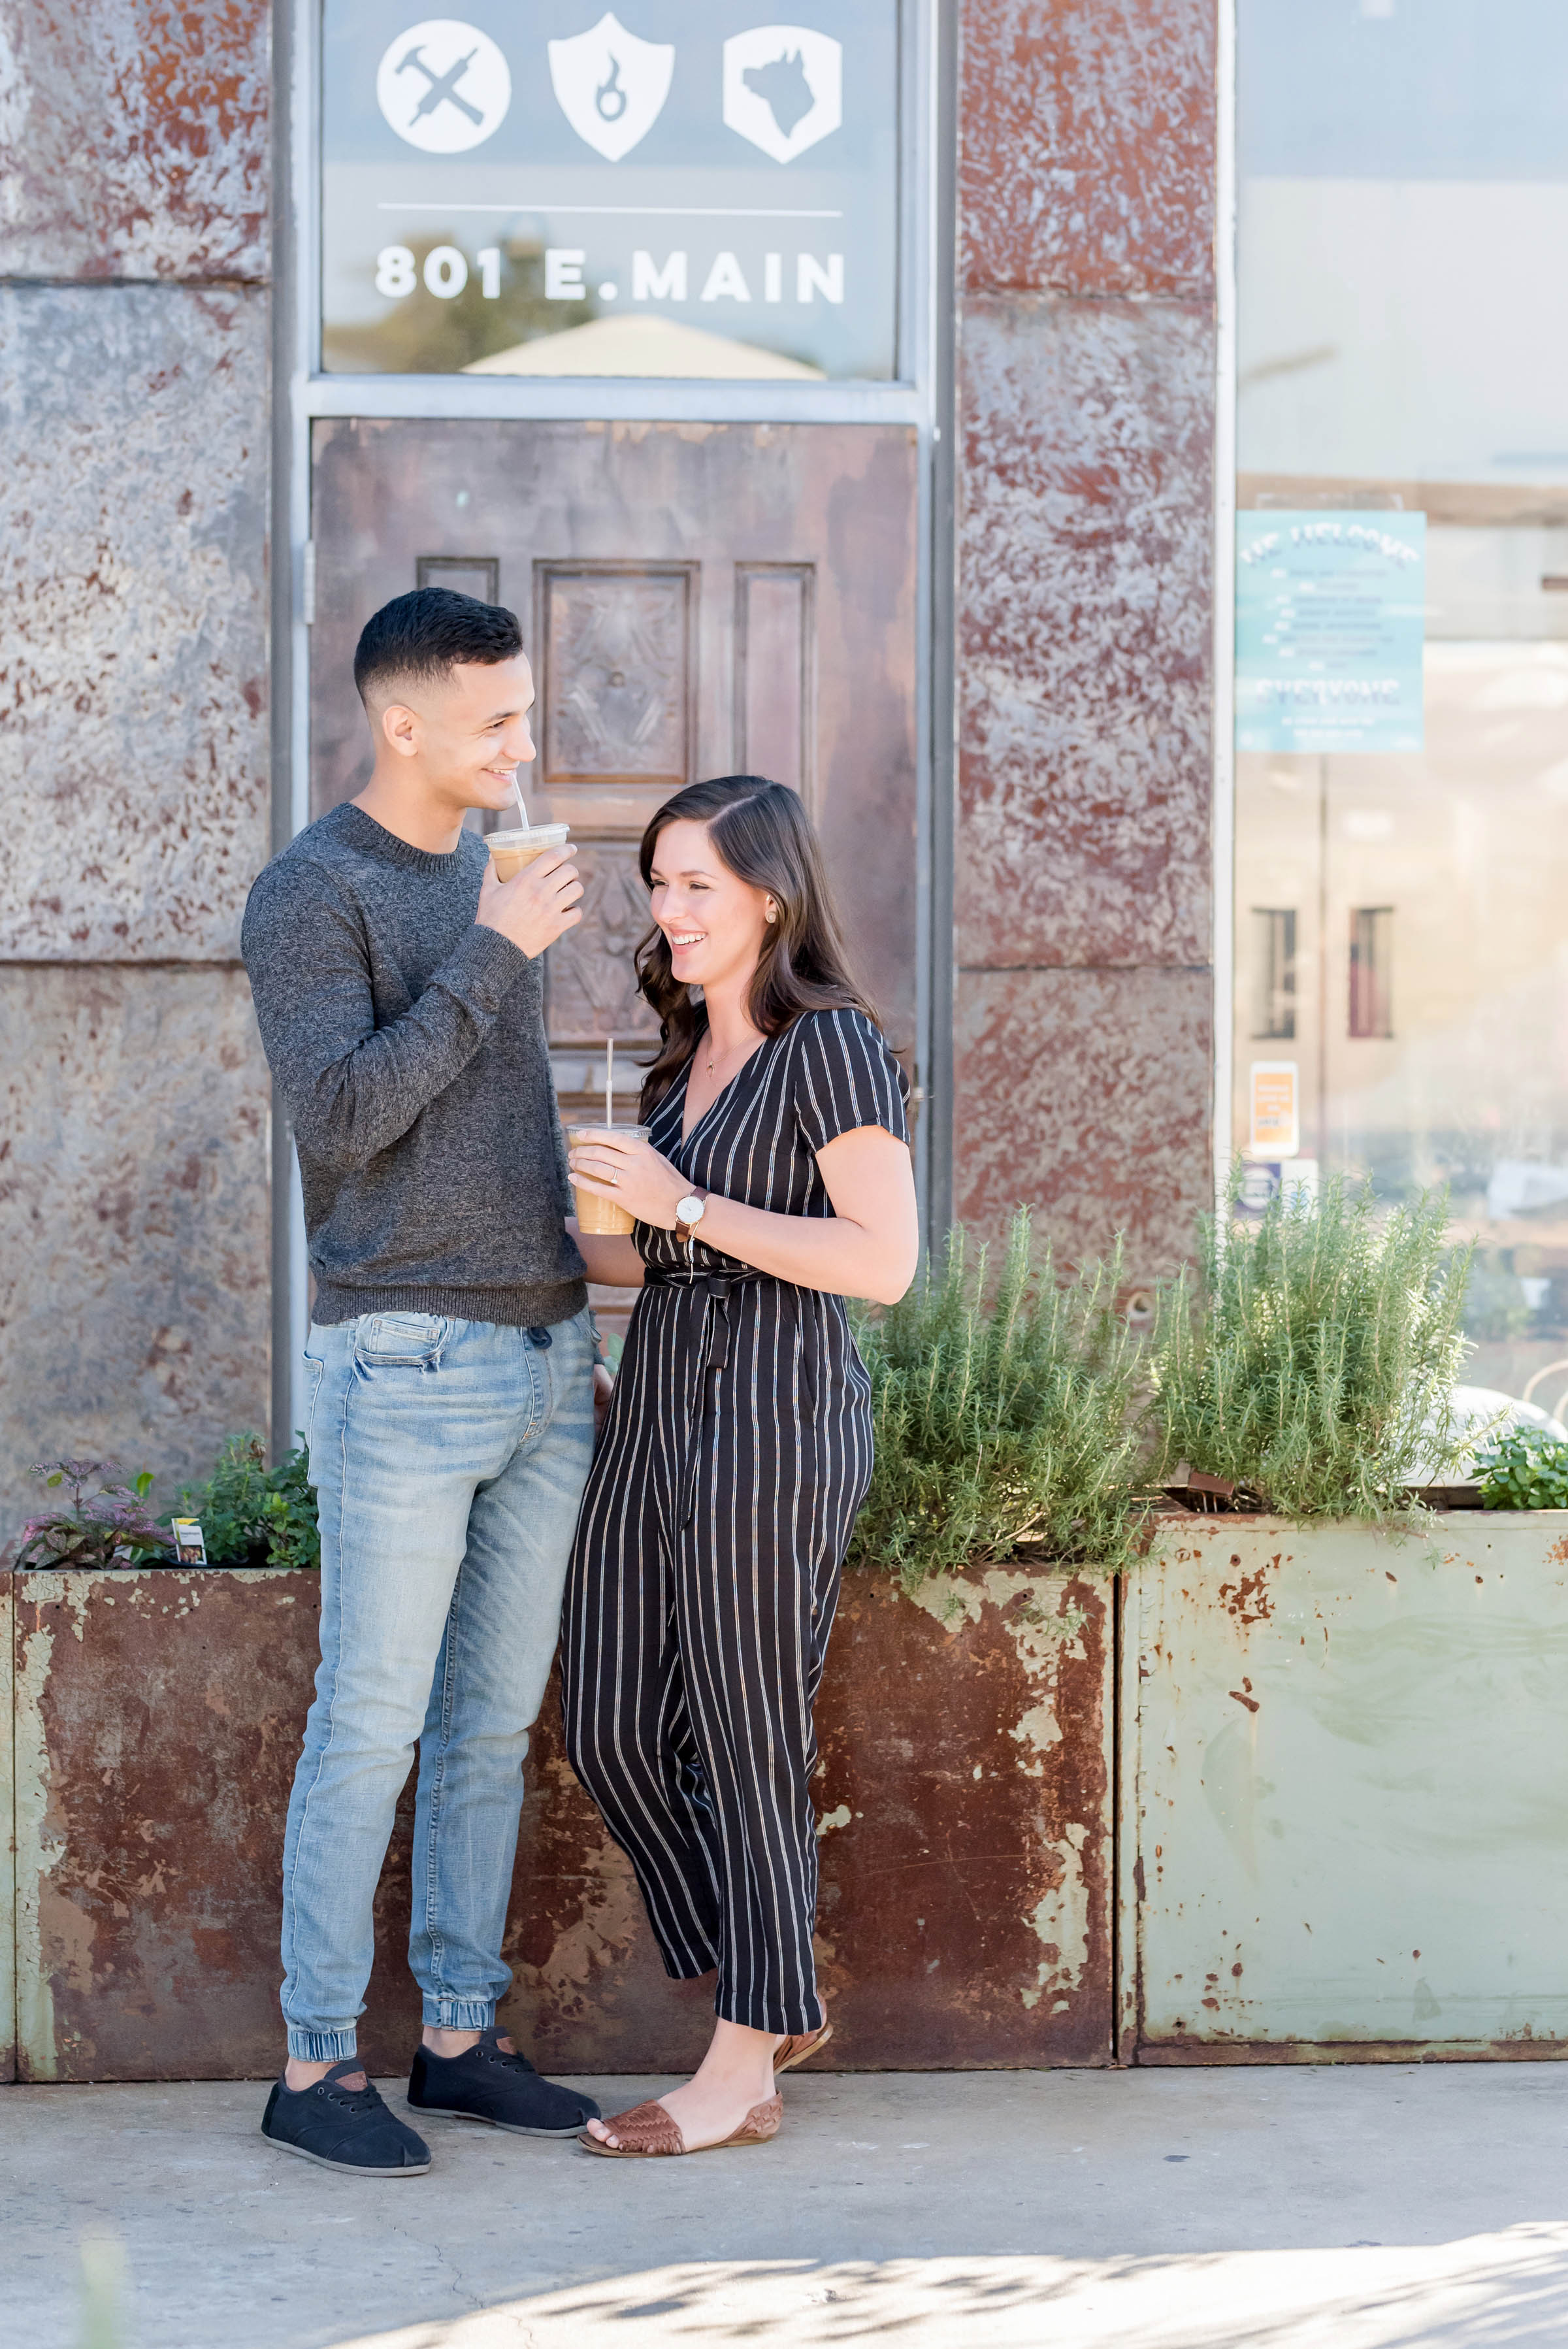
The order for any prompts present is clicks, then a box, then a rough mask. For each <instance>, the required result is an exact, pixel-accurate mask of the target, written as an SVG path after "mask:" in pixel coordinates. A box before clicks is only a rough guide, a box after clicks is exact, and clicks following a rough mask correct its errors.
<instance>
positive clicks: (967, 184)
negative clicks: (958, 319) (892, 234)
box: [959, 0, 1215, 295]
mask: <svg viewBox="0 0 1568 2349" xmlns="http://www.w3.org/2000/svg"><path fill="white" fill-rule="evenodd" d="M1214 16H1215V10H1214V5H1213V0H1047V5H1041V0H962V5H961V6H960V10H959V24H960V38H961V43H962V81H961V85H960V111H959V154H960V162H959V205H960V212H961V216H962V220H963V228H964V241H963V249H962V268H963V274H964V280H965V285H967V286H969V287H971V288H976V287H997V286H1000V287H1008V288H1018V289H1034V288H1040V289H1048V290H1051V291H1053V292H1066V293H1082V292H1088V293H1133V292H1139V293H1144V294H1149V295H1173V294H1174V295H1181V294H1194V293H1196V294H1200V295H1206V294H1207V293H1208V291H1209V289H1210V287H1211V285H1212V278H1213V183H1214V97H1215V91H1214Z"/></svg>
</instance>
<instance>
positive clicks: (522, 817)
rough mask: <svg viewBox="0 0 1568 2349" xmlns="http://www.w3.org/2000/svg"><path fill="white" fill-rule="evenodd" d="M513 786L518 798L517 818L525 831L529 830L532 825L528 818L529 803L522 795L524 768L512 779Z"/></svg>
mask: <svg viewBox="0 0 1568 2349" xmlns="http://www.w3.org/2000/svg"><path fill="white" fill-rule="evenodd" d="M511 788H512V791H513V792H514V793H515V794H516V798H517V820H518V822H519V823H521V826H522V828H523V830H524V832H527V831H529V830H530V829H531V827H530V824H529V820H528V803H527V802H526V801H525V800H524V798H523V796H522V769H521V767H520V768H519V769H518V771H517V772H516V774H515V775H513V777H512V779H511Z"/></svg>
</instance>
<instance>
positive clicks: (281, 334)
mask: <svg viewBox="0 0 1568 2349" xmlns="http://www.w3.org/2000/svg"><path fill="white" fill-rule="evenodd" d="M321 16H322V0H278V5H277V8H276V12H275V16H274V36H273V120H274V122H275V123H276V125H277V138H276V144H275V147H274V170H273V217H272V228H273V419H272V427H273V429H272V461H273V488H272V546H273V564H272V614H271V617H272V785H273V826H272V840H273V849H274V850H276V849H278V848H281V847H283V846H284V845H285V844H286V843H287V842H288V841H289V840H291V839H292V838H293V837H294V833H296V832H299V831H301V830H302V829H303V828H304V825H305V824H306V823H308V822H309V821H310V715H309V710H310V626H311V622H312V619H313V618H314V605H315V547H314V545H313V543H312V539H311V471H310V458H311V427H312V425H313V423H314V422H315V419H316V418H317V417H333V416H364V417H399V418H425V417H430V418H456V419H463V418H472V419H474V420H475V421H484V422H491V421H496V420H504V419H514V418H515V419H563V420H578V419H580V420H582V421H583V422H597V421H614V420H616V419H632V420H635V421H642V422H652V423H662V422H672V423H685V422H703V423H767V424H804V423H820V424H830V423H831V424H856V423H865V424H873V423H885V424H906V425H910V426H913V429H914V430H915V432H916V433H917V435H918V440H919V447H920V460H921V461H920V469H919V471H920V491H919V510H918V513H917V529H918V533H919V540H918V543H919V595H918V606H917V628H918V637H917V645H916V678H917V685H916V690H917V694H918V696H919V700H920V711H919V717H918V721H917V731H916V739H917V742H918V745H919V760H918V766H917V773H916V787H915V820H916V843H917V847H916V892H917V907H918V911H917V917H916V919H917V928H916V939H915V1001H916V1032H917V1052H918V1058H919V1080H920V1085H921V1089H922V1092H923V1102H922V1114H921V1115H920V1118H919V1120H918V1123H917V1127H916V1148H915V1177H916V1183H917V1185H918V1187H919V1192H920V1197H921V1206H922V1215H923V1222H924V1226H925V1229H926V1231H927V1233H928V1235H929V1234H931V1233H938V1234H939V1233H941V1232H942V1231H944V1230H945V1228H946V1226H947V1224H948V1222H949V1221H950V1219H951V1213H952V1207H951V1202H952V1189H953V1185H952V1093H951V1070H952V1019H951V1003H952V959H953V957H952V929H953V922H952V864H953V846H952V830H953V804H954V799H953V770H954V682H953V667H954V529H953V429H954V380H953V375H954V354H953V344H954V299H955V238H956V202H955V190H954V180H955V163H956V149H957V126H956V96H957V49H958V43H957V19H956V5H955V0H900V45H899V57H900V66H899V73H900V100H901V103H900V123H901V152H900V186H899V203H898V221H899V265H898V267H899V283H898V329H897V332H898V366H899V370H900V372H899V376H898V378H897V380H895V381H893V382H890V383H869V382H867V383H854V382H851V383H837V384H820V385H818V384H810V383H801V382H799V381H793V382H792V381H780V382H777V383H770V382H768V381H766V380H764V381H760V382H729V383H726V382H703V381H700V380H694V381H689V382H688V381H684V380H683V381H661V380H657V379H645V378H636V379H626V378H613V377H609V378H607V377H579V378H570V377H559V378H533V379H531V378H526V377H506V376H394V375H370V376H350V375H332V376H327V375H324V374H323V373H322V372H321V369H320V362H319V350H320V307H321V305H320V253H321V202H320V191H321V176H320V168H319V130H320V108H319V91H320V78H321V76H320V55H321V42H320V33H321ZM933 1112H935V1114H933ZM272 1174H273V1444H274V1447H275V1448H277V1449H278V1450H283V1449H284V1448H286V1446H287V1444H289V1443H290V1442H292V1440H293V1434H294V1427H295V1424H296V1416H295V1401H296V1393H297V1385H296V1381H297V1378H298V1364H299V1361H300V1357H301V1354H302V1352H303V1350H304V1340H305V1334H306V1330H307V1326H308V1321H309V1290H308V1276H307V1271H306V1264H305V1238H304V1206H303V1201H302V1199H301V1195H300V1186H299V1171H298V1166H297V1163H296V1161H295V1158H294V1145H293V1140H292V1137H291V1135H290V1134H289V1133H288V1130H287V1126H286V1122H285V1120H284V1118H283V1117H282V1116H281V1115H277V1116H274V1118H273V1135H272Z"/></svg>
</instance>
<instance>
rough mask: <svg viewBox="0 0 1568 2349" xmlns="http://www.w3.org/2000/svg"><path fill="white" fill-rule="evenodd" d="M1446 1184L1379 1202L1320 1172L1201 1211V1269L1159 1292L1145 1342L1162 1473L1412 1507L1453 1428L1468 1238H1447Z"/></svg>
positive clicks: (1278, 1505) (1359, 1507)
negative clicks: (1298, 1190) (1277, 1193)
mask: <svg viewBox="0 0 1568 2349" xmlns="http://www.w3.org/2000/svg"><path fill="white" fill-rule="evenodd" d="M1447 1206H1448V1201H1447V1194H1446V1193H1445V1192H1441V1191H1430V1192H1425V1193H1422V1194H1420V1195H1418V1196H1417V1197H1416V1198H1415V1199H1414V1200H1412V1201H1410V1202H1409V1203H1408V1205H1406V1206H1398V1207H1394V1208H1386V1207H1383V1206H1380V1205H1379V1203H1378V1202H1377V1200H1376V1199H1375V1198H1374V1196H1373V1195H1372V1192H1371V1191H1370V1189H1369V1188H1364V1187H1358V1188H1355V1189H1352V1188H1349V1187H1347V1186H1346V1184H1345V1183H1344V1182H1343V1181H1341V1180H1339V1179H1337V1178H1331V1179H1329V1180H1328V1181H1326V1183H1325V1185H1324V1186H1323V1189H1322V1192H1321V1193H1320V1195H1319V1196H1318V1197H1317V1199H1316V1200H1315V1201H1310V1202H1307V1201H1301V1200H1295V1201H1292V1202H1290V1203H1289V1204H1286V1203H1285V1202H1284V1201H1282V1200H1279V1199H1276V1200H1274V1202H1273V1203H1272V1204H1271V1206H1269V1207H1268V1208H1267V1209H1266V1210H1265V1211H1264V1215H1263V1216H1262V1218H1261V1220H1260V1221H1259V1222H1258V1223H1257V1224H1256V1225H1254V1226H1250V1227H1249V1226H1245V1225H1243V1224H1240V1223H1235V1222H1232V1221H1231V1220H1230V1219H1229V1218H1226V1219H1225V1220H1224V1221H1223V1222H1221V1221H1220V1220H1219V1219H1218V1218H1214V1217H1209V1218H1206V1219H1205V1222H1204V1226H1203V1241H1202V1266H1201V1280H1200V1283H1199V1284H1198V1286H1197V1287H1196V1288H1195V1287H1194V1284H1193V1281H1192V1279H1191V1275H1190V1274H1188V1273H1182V1274H1181V1275H1180V1276H1179V1277H1178V1278H1177V1279H1176V1280H1174V1281H1173V1282H1172V1283H1171V1286H1170V1288H1168V1289H1167V1290H1166V1291H1165V1293H1164V1296H1163V1298H1162V1299H1161V1311H1160V1315H1159V1318H1158V1319H1157V1322H1156V1326H1155V1330H1154V1333H1153V1338H1152V1341H1151V1345H1150V1383H1151V1389H1152V1393H1151V1400H1150V1413H1149V1418H1150V1427H1151V1429H1152V1433H1153V1439H1154V1456H1153V1460H1152V1463H1151V1465H1152V1468H1153V1470H1154V1474H1155V1481H1156V1482H1159V1481H1161V1480H1162V1479H1163V1478H1164V1477H1165V1476H1167V1475H1170V1473H1171V1470H1172V1469H1173V1468H1174V1467H1175V1466H1176V1464H1177V1463H1178V1462H1180V1461H1182V1460H1185V1461H1187V1462H1189V1463H1190V1464H1191V1466H1192V1467H1194V1468H1197V1469H1202V1470H1203V1471H1204V1472H1206V1473H1207V1474H1208V1475H1215V1476H1223V1477H1226V1478H1228V1479H1229V1480H1230V1482H1231V1483H1233V1484H1234V1485H1239V1486H1241V1487H1243V1488H1244V1490H1245V1491H1246V1492H1247V1494H1248V1495H1251V1496H1252V1497H1253V1498H1254V1499H1255V1500H1257V1501H1262V1502H1266V1503H1267V1504H1268V1506H1271V1507H1273V1508H1274V1509H1277V1510H1278V1511H1280V1512H1281V1514H1282V1515H1284V1516H1291V1517H1296V1518H1305V1517H1363V1518H1369V1519H1371V1520H1373V1521H1374V1522H1385V1521H1387V1520H1388V1519H1390V1518H1395V1517H1400V1516H1405V1515H1406V1514H1407V1513H1408V1506H1409V1504H1408V1498H1407V1495H1408V1489H1409V1487H1410V1485H1411V1484H1412V1482H1413V1481H1414V1479H1415V1478H1416V1476H1417V1475H1420V1476H1421V1478H1422V1481H1423V1482H1424V1481H1426V1480H1427V1479H1428V1478H1429V1477H1430V1476H1433V1475H1436V1476H1438V1477H1440V1476H1441V1475H1443V1474H1445V1473H1446V1472H1447V1471H1448V1470H1449V1469H1451V1468H1452V1467H1453V1466H1455V1465H1456V1464H1457V1463H1458V1461H1459V1460H1460V1458H1461V1457H1462V1456H1463V1454H1464V1452H1465V1445H1464V1444H1463V1442H1462V1441H1460V1442H1458V1443H1451V1442H1449V1441H1448V1437H1449V1402H1450V1398H1451V1395H1452V1392H1453V1388H1454V1384H1455V1381H1457V1379H1458V1377H1459V1373H1460V1365H1461V1363H1462V1361H1463V1360H1464V1357H1465V1354H1466V1351H1467V1350H1468V1349H1467V1343H1466V1340H1465V1339H1464V1337H1463V1335H1462V1331H1461V1324H1462V1322H1463V1318H1464V1305H1465V1290H1466V1287H1467V1285H1468V1282H1469V1278H1470V1256H1471V1253H1472V1251H1471V1250H1470V1248H1468V1247H1467V1248H1460V1249H1458V1250H1454V1249H1451V1248H1449V1246H1448V1243H1447V1239H1446V1233H1445V1226H1446V1221H1447Z"/></svg>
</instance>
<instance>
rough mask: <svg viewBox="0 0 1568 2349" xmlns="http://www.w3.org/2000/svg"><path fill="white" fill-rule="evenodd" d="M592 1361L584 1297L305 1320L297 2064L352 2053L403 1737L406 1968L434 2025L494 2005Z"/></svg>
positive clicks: (589, 1403) (294, 1918)
mask: <svg viewBox="0 0 1568 2349" xmlns="http://www.w3.org/2000/svg"><path fill="white" fill-rule="evenodd" d="M305 1378H306V1402H307V1413H308V1416H307V1423H306V1431H305V1433H306V1442H307V1444H308V1445H309V1449H310V1480H311V1483H312V1484H313V1485H315V1488H316V1498H317V1502H318V1504H319V1506H320V1511H321V1667H320V1670H319V1671H317V1673H316V1676H315V1702H314V1704H313V1705H312V1706H311V1709H310V1716H309V1719H308V1721H307V1722H306V1723H305V1733H304V1752H303V1754H301V1756H300V1762H299V1767H298V1769H297V1771H296V1772H295V1774H294V1793H293V1795H292V1797H291V1799H290V1802H289V1816H288V1831H287V1834H286V1836H285V1837H284V1932H283V1960H284V1992H283V2009H284V2022H285V2023H287V2025H288V2038H289V2053H290V2054H291V2055H297V2056H301V2057H303V2058H305V2059H307V2060H311V2061H315V2062H318V2063H335V2062H337V2061H338V2060H339V2059H340V2058H341V2057H343V2056H345V2055H352V2054H354V2053H355V2024H356V2019H357V2017H358V2016H359V2015H361V2014H363V2013H364V2012H365V1989H366V1983H367V1982H368V1981H369V1979H370V1966H371V1961H372V1958H373V1956H374V1954H375V1932H374V1926H373V1922H372V1904H373V1902H374V1899H375V1896H376V1887H377V1879H378V1878H379V1877H380V1873H381V1863H382V1861H383V1859H384V1858H385V1857H386V1853H387V1842H388V1840H389V1838H390V1837H391V1833H392V1820H393V1814H394V1812H395V1811H396V1808H397V1796H398V1795H399V1793H400V1792H401V1790H402V1787H403V1785H404V1782H405V1780H406V1779H407V1775H408V1771H409V1766H410V1764H411V1763H412V1761H413V1755H414V1744H415V1740H416V1739H418V1742H419V1782H418V1802H417V1806H416V1810H415V1817H414V1905H413V1920H412V1924H411V1927H410V1930H409V1936H408V1963H409V1965H410V1966H411V1967H412V1969H413V1971H414V1978H415V1980H416V1981H417V1982H418V1985H419V1989H420V1992H422V1994H423V2000H424V2016H425V2021H426V2022H427V2023H439V2024H444V2025H445V2026H446V2027H447V2028H449V2029H454V2030H470V2031H475V2030H477V2031H482V2030H484V2029H486V2028H487V2027H488V2026H489V2025H490V2023H493V2021H494V2020H495V2010H496V2002H497V2000H498V1999H499V1998H500V1997H501V1996H502V1994H503V1993H504V1992H505V1991H506V1989H507V1988H508V1986H509V1984H510V1983H511V1971H510V1969H509V1968H508V1967H506V1966H505V1965H503V1964H502V1962H501V1957H500V1944H501V1934H502V1931H503V1929H504V1927H505V1923H506V1911H507V1900H508V1897H509V1895H510V1893H511V1871H512V1862H513V1858H514V1857H515V1854H516V1849H517V1826H518V1816H519V1813H520V1811H521V1806H522V1760H523V1755H524V1754H526V1752H527V1750H528V1733H529V1729H530V1727H531V1723H532V1722H533V1719H534V1716H535V1715H536V1714H537V1713H538V1711H539V1707H540V1704H541V1702H542V1698H543V1695H544V1688H545V1682H546V1681H547V1680H548V1678H549V1674H550V1664H551V1659H552V1657H553V1655H554V1653H555V1643H556V1640H557V1637H558V1635H559V1631H560V1627H561V1594H562V1585H563V1583H564V1580H565V1577H566V1567H567V1560H568V1557H569V1556H570V1552H571V1547H572V1535H573V1527H574V1526H575V1524H576V1521H577V1505H578V1502H579V1500H580V1499H581V1497H582V1493H583V1480H584V1479H585V1477H586V1476H587V1474H588V1463H589V1459H590V1457H591V1455H592V1453H593V1326H592V1322H591V1319H590V1317H589V1315H588V1313H587V1312H586V1310H584V1311H583V1312H582V1313H580V1314H578V1315H577V1316H576V1317H575V1318H574V1319H572V1320H570V1321H561V1322H557V1323H556V1325H555V1327H554V1328H553V1329H552V1330H533V1331H529V1330H511V1329H503V1328H501V1327H500V1326H499V1325H498V1324H496V1323H493V1322H489V1321H456V1320H450V1319H444V1318H443V1317H442V1316H440V1315H438V1314H431V1313H366V1314H362V1315H361V1316H360V1318H359V1319H358V1320H357V1321H346V1322H341V1323H337V1324H335V1325H333V1326H331V1327H328V1328H320V1327H314V1326H313V1328H312V1330H311V1333H310V1342H309V1344H308V1345H307V1347H306V1348H305Z"/></svg>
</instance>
